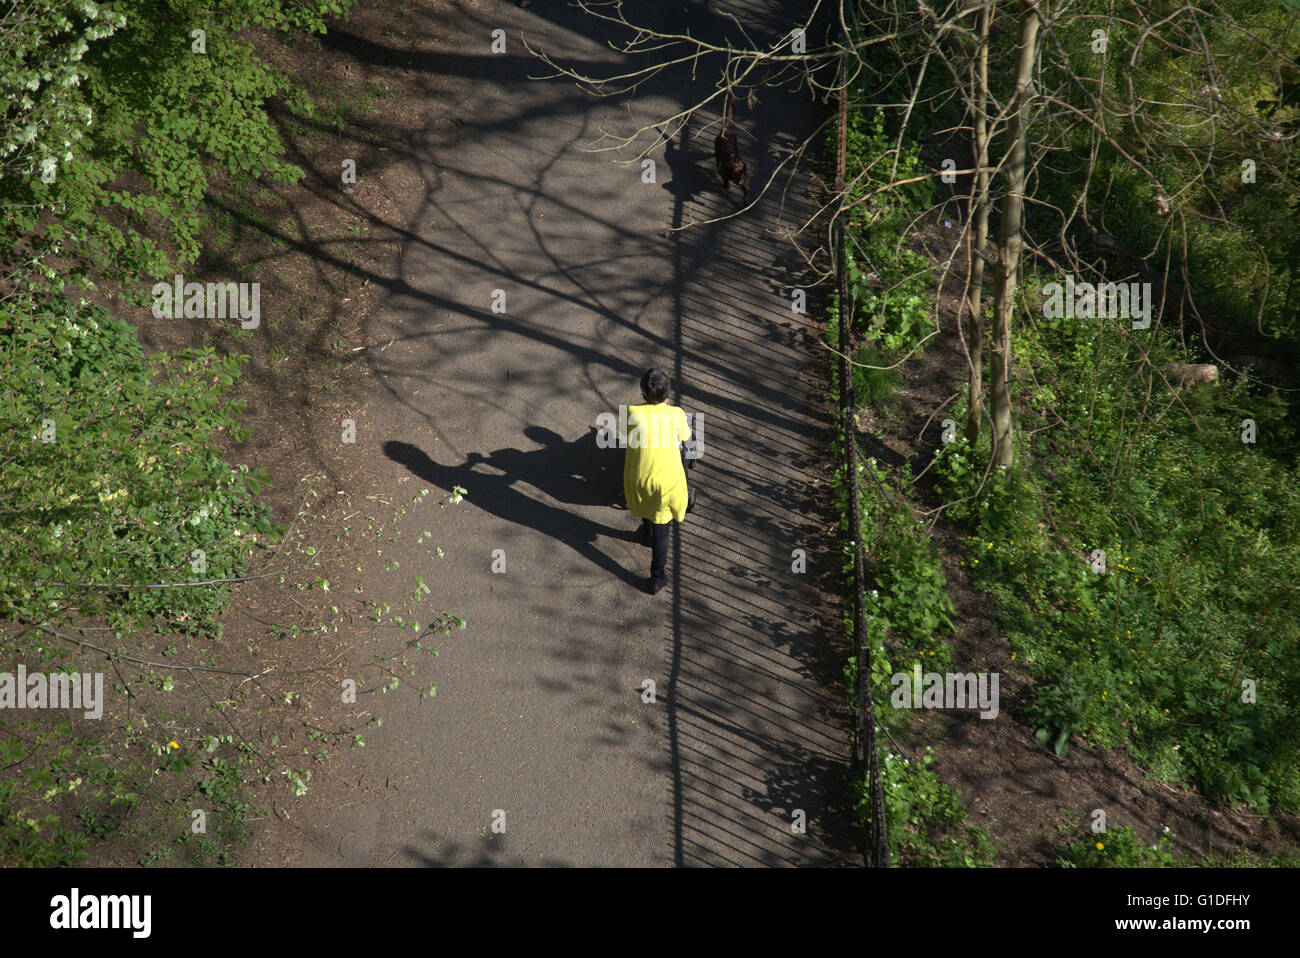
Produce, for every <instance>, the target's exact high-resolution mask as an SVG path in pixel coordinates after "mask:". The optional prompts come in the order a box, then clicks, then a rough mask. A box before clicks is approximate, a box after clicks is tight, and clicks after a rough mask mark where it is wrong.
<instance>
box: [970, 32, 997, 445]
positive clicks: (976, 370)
mask: <svg viewBox="0 0 1300 958" xmlns="http://www.w3.org/2000/svg"><path fill="white" fill-rule="evenodd" d="M992 21H993V7H992V6H987V7H985V8H984V9H983V10H981V11H980V26H979V47H978V49H977V51H976V60H975V65H974V67H973V72H974V74H975V82H974V87H975V101H974V103H973V104H972V106H971V114H972V117H971V118H972V121H973V122H972V125H973V127H974V131H975V169H976V173H975V194H974V197H973V205H974V208H973V210H972V212H973V213H974V216H973V217H972V219H973V221H974V224H975V225H974V230H973V235H972V234H971V233H967V234H966V235H967V240H966V242H967V247H966V309H967V313H966V345H967V348H968V349H969V350H970V390H969V391H968V393H967V397H966V408H967V412H966V438H967V439H969V440H970V442H971V444H972V445H974V443H975V440H977V439H978V438H979V436H980V426H981V424H982V422H981V421H982V420H983V418H984V317H983V316H982V315H981V300H982V299H983V293H984V247H985V246H986V245H987V244H988V238H989V175H988V173H986V172H985V171H984V168H985V167H987V166H988V165H989V122H988V101H989V25H990V24H991V23H992Z"/></svg>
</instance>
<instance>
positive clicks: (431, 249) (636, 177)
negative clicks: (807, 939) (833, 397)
mask: <svg viewBox="0 0 1300 958" xmlns="http://www.w3.org/2000/svg"><path fill="white" fill-rule="evenodd" d="M627 9H628V10H629V12H630V13H632V14H635V12H636V11H637V10H639V9H646V10H648V11H649V13H648V14H647V15H648V16H649V17H650V18H652V20H653V22H655V23H656V24H657V25H660V26H663V27H665V28H670V29H673V30H678V31H683V32H684V31H685V30H687V29H689V30H690V31H691V32H692V33H693V34H695V35H697V36H714V37H719V38H720V37H722V36H724V35H726V31H727V30H728V29H729V28H728V27H727V22H726V21H725V19H724V18H722V17H721V16H719V15H718V13H717V12H716V11H715V10H711V9H709V8H707V7H705V6H702V5H698V4H690V5H684V4H683V3H681V2H680V0H674V2H669V3H654V4H632V5H629V6H628V7H627ZM730 9H732V10H734V11H736V12H737V14H738V16H740V17H741V18H742V20H743V22H745V23H746V25H747V27H748V28H750V29H751V30H752V31H753V32H754V34H755V35H757V36H762V37H771V36H776V35H779V34H781V33H785V32H788V30H789V29H790V27H791V25H792V24H793V20H792V17H791V14H792V13H793V12H795V11H797V9H798V5H791V8H790V10H787V11H785V12H783V11H782V8H781V6H780V5H779V4H775V3H769V4H758V3H756V4H751V5H749V6H748V7H742V6H740V5H735V6H732V7H731V8H730ZM498 27H499V28H501V29H504V30H505V31H506V34H507V38H508V39H507V43H508V47H507V51H506V52H505V53H504V54H497V55H494V54H492V53H491V52H490V51H489V44H490V37H489V32H490V31H491V30H492V29H495V28H498ZM521 32H522V33H523V34H524V35H525V36H526V37H527V39H528V40H529V42H530V43H532V44H533V45H534V46H535V47H544V48H545V49H546V51H547V52H548V53H549V54H551V55H552V56H554V57H556V58H557V59H559V60H562V61H564V62H567V63H569V64H571V65H574V66H575V67H576V68H578V69H583V70H588V71H593V72H595V71H609V72H613V71H614V70H616V69H617V68H618V67H619V66H620V64H622V63H624V62H625V61H624V60H623V58H622V57H621V56H619V55H618V54H617V53H615V52H614V51H612V50H611V49H610V48H609V46H608V45H607V44H606V43H605V40H607V39H610V38H612V37H614V36H615V35H616V34H615V32H614V31H612V30H609V29H606V28H603V27H600V26H599V25H597V24H595V23H594V22H591V21H587V20H585V19H584V18H583V17H582V16H580V15H579V14H578V13H577V12H575V11H573V10H571V9H568V8H566V7H565V6H564V5H562V4H559V3H547V2H544V0H537V2H535V3H532V4H531V5H530V6H529V7H527V8H521V7H518V6H516V5H515V4H499V5H498V4H493V5H490V6H486V5H481V4H480V5H477V6H462V7H458V8H457V12H456V13H455V15H454V17H453V18H452V19H451V20H449V23H448V35H447V37H446V39H445V41H441V42H443V43H445V53H446V62H447V63H449V64H455V65H456V67H455V71H456V74H457V78H456V79H455V80H454V87H455V88H456V89H457V90H458V91H459V95H458V96H457V97H454V98H452V99H451V100H449V101H448V102H447V103H446V104H445V112H444V113H443V114H442V115H441V116H440V118H439V120H438V121H437V122H435V123H433V124H432V125H431V127H430V129H428V130H427V131H426V133H425V135H424V136H423V137H422V138H421V140H420V142H418V143H416V144H413V147H414V148H415V149H417V150H418V151H419V153H420V155H421V156H422V157H427V166H426V168H425V170H424V174H425V182H426V187H427V189H426V196H425V201H424V205H423V207H422V209H421V211H420V213H419V215H418V217H417V219H416V222H415V224H414V226H413V228H412V235H411V236H410V237H409V241H408V242H407V243H406V244H405V247H404V249H403V250H402V252H401V254H400V257H399V260H398V262H397V264H396V270H397V277H398V282H397V283H396V284H395V287H396V288H395V289H394V291H393V293H392V294H391V295H390V296H389V297H388V299H387V301H386V302H385V304H384V305H383V307H382V308H381V309H380V310H378V311H376V312H375V313H374V314H373V315H372V317H371V320H370V322H369V327H368V329H367V339H368V342H369V343H370V344H371V345H372V347H374V349H373V356H374V359H373V361H372V367H371V372H372V374H373V376H374V379H375V383H376V387H375V390H374V394H373V395H371V396H369V397H367V406H366V408H365V409H364V410H363V413H362V421H363V428H361V429H360V430H359V435H360V436H361V437H362V438H361V439H360V440H359V445H358V447H357V454H358V455H365V456H372V457H374V458H375V459H376V461H379V462H381V464H382V465H381V468H380V470H379V472H380V476H381V483H380V488H378V489H376V490H374V494H376V495H386V494H402V495H404V494H406V493H408V492H411V491H414V490H415V489H416V488H418V487H420V486H427V487H428V488H430V489H431V490H432V491H434V492H436V493H442V492H446V491H450V490H451V489H453V488H454V487H455V486H460V487H463V488H464V489H466V490H467V495H466V498H465V500H464V502H462V503H461V504H460V505H458V506H455V507H448V508H447V509H445V510H442V511H441V512H439V513H438V518H437V525H436V526H435V527H434V528H433V531H434V533H435V541H436V543H437V544H438V545H439V546H441V547H442V548H443V550H444V552H445V554H446V555H445V558H443V559H442V560H440V561H439V562H438V563H437V564H436V567H432V568H422V567H421V565H420V563H421V561H422V560H421V556H422V555H423V553H422V551H421V550H419V549H417V548H415V546H414V544H413V543H410V542H406V543H405V544H403V542H399V543H397V544H396V545H395V546H394V547H393V548H394V549H395V550H396V551H395V552H392V553H391V554H392V555H394V556H396V557H398V558H400V559H402V560H403V561H402V569H403V571H404V572H405V571H406V570H410V569H412V568H416V569H422V571H423V574H424V577H425V580H426V581H427V582H429V584H430V586H431V587H432V588H433V591H434V596H433V597H434V599H436V601H437V603H438V604H439V605H441V606H443V607H446V608H448V609H450V610H452V611H455V612H456V613H457V614H460V615H463V616H465V617H466V618H467V619H468V622H469V625H468V628H467V629H465V630H464V631H458V632H455V633H453V634H452V635H450V636H447V637H445V639H443V640H442V641H440V643H439V649H440V655H439V658H438V659H437V660H436V664H435V669H434V671H435V678H436V680H437V685H438V694H437V697H436V698H435V699H433V700H431V701H419V700H417V699H416V698H415V696H414V695H413V694H409V695H407V696H406V697H405V698H401V697H395V698H394V700H393V701H391V702H386V703H385V706H386V711H385V715H386V716H387V717H386V720H385V723H384V725H383V727H382V728H381V729H378V730H375V731H373V732H371V733H369V734H368V735H367V739H366V742H367V744H366V747H365V748H364V749H354V750H352V751H351V752H348V753H345V754H342V755H341V756H340V757H339V759H338V761H339V762H340V763H341V764H342V765H344V766H346V767H345V768H342V769H340V770H339V772H338V774H336V775H331V777H330V783H329V784H328V786H326V791H325V793H324V794H317V795H316V796H315V801H316V805H315V807H314V810H313V812H312V816H313V817H312V818H309V819H307V820H309V821H310V822H311V824H310V825H309V826H306V827H304V828H303V831H302V833H301V845H300V847H299V849H298V851H299V858H298V861H297V863H298V864H302V865H334V866H340V865H389V866H395V865H578V866H592V865H610V866H655V865H664V866H672V865H733V866H765V865H819V864H852V863H857V862H860V858H858V857H856V855H857V853H856V852H855V850H854V849H853V848H851V847H849V846H850V844H851V841H850V839H849V837H848V834H849V833H848V832H847V831H846V826H845V822H844V818H845V816H844V814H843V808H842V807H834V806H835V805H836V803H837V800H836V799H834V798H833V797H830V798H828V796H833V795H834V794H836V790H837V789H841V790H842V784H843V772H844V767H845V764H846V762H847V760H848V751H849V732H848V727H847V725H846V720H845V717H844V715H843V713H842V709H841V708H840V697H841V692H840V689H839V687H838V686H837V676H836V674H835V669H836V667H837V665H836V662H837V660H836V658H835V655H834V654H832V652H831V651H830V641H831V640H830V638H829V636H828V634H827V633H828V629H827V628H826V625H825V622H826V621H827V620H828V618H829V621H831V622H832V623H833V622H834V621H835V614H834V611H833V610H832V614H831V615H830V616H829V617H827V616H826V607H827V603H826V599H825V597H824V596H823V594H822V593H821V592H819V591H818V589H817V587H816V585H815V584H814V579H815V576H816V573H817V572H819V571H824V570H825V569H826V566H827V565H828V564H830V565H831V566H833V565H834V564H835V563H837V562H838V561H839V557H838V554H837V552H836V546H835V543H834V540H833V530H831V529H830V528H828V520H827V517H826V511H825V506H824V500H825V498H826V492H825V488H824V487H823V486H819V485H818V481H819V479H821V480H824V479H825V469H824V466H823V465H822V464H821V462H820V457H821V456H822V455H823V451H824V448H825V445H826V440H827V430H828V428H829V426H830V419H829V413H828V411H827V410H826V409H824V408H822V407H820V406H819V405H818V404H817V399H816V397H817V396H818V395H819V394H821V393H822V392H824V385H823V372H822V371H823V370H824V368H825V367H826V355H825V353H824V351H823V350H822V349H821V347H820V346H818V345H817V343H816V333H817V326H818V324H819V323H820V319H819V318H818V317H816V316H813V315H808V316H801V315H798V314H796V313H795V312H794V311H792V309H791V308H790V293H791V289H792V288H793V287H795V286H800V285H803V283H804V281H805V280H806V278H807V274H806V272H805V271H804V268H803V265H802V264H801V263H800V261H799V258H798V256H797V255H795V253H794V251H793V249H792V247H791V246H790V244H789V242H788V241H787V240H785V239H784V238H783V231H785V230H789V229H796V228H798V227H799V226H801V225H802V224H803V223H804V221H805V220H806V219H807V218H808V217H809V216H810V215H811V214H812V212H813V211H814V209H815V205H814V201H813V195H814V194H813V186H812V181H811V179H810V178H809V176H808V175H807V173H806V171H804V170H797V169H795V168H794V165H793V164H791V163H789V162H786V161H788V160H789V154H790V151H791V148H792V147H794V146H795V145H797V144H798V143H800V142H801V141H802V140H803V138H804V137H805V136H807V135H808V134H809V133H811V132H812V131H813V130H814V129H816V128H817V125H818V124H819V123H820V122H822V121H823V120H824V119H825V111H824V108H822V107H819V106H817V105H816V104H814V103H813V102H812V99H811V97H810V96H809V94H808V92H807V91H806V90H799V89H797V88H796V87H795V86H794V85H793V84H786V87H785V88H784V89H768V90H763V91H762V92H761V93H760V96H759V101H758V102H757V103H756V104H755V105H754V106H753V107H750V106H748V105H746V104H743V103H742V104H741V105H740V108H739V109H738V113H737V122H738V125H739V127H740V131H741V149H742V152H743V153H744V154H745V155H746V157H747V158H748V160H749V162H750V165H751V168H752V169H753V170H754V173H755V177H754V179H755V188H756V189H757V188H758V187H760V186H762V185H763V184H764V183H765V182H766V181H767V179H768V177H771V176H773V175H774V174H775V177H776V178H775V182H774V183H773V184H772V185H771V186H770V187H769V189H768V192H767V193H766V194H765V195H764V196H763V198H762V199H761V200H759V202H758V203H757V205H756V207H755V208H754V209H752V210H749V211H746V212H744V213H743V214H741V215H740V216H738V217H736V218H733V219H727V220H725V221H723V222H719V223H714V224H711V225H704V226H698V227H692V228H690V229H687V230H682V231H677V232H674V231H672V230H670V229H669V228H670V227H674V226H682V225H685V224H687V223H691V222H698V221H700V220H706V219H710V218H713V217H717V216H720V215H722V214H726V213H729V212H732V211H734V210H735V209H736V208H737V207H738V205H739V204H738V202H737V200H738V195H739V194H738V192H737V190H736V189H735V188H734V187H733V188H732V190H731V193H730V195H729V196H724V195H723V193H722V191H721V189H720V188H719V186H718V185H717V183H716V181H715V180H714V179H713V173H712V167H713V160H712V141H713V136H714V134H715V133H716V132H717V120H718V118H719V116H720V114H721V107H722V104H721V102H720V101H716V102H715V103H714V104H711V105H710V106H709V107H707V108H706V109H705V111H704V112H703V113H702V114H701V115H700V116H699V117H698V118H696V119H693V120H692V121H691V122H690V123H689V124H688V125H687V127H686V128H685V129H684V130H683V131H682V132H681V133H680V134H679V135H677V136H676V137H674V138H673V139H672V141H671V142H668V143H665V144H660V145H658V146H656V148H655V149H654V150H653V151H652V152H651V153H650V157H651V158H652V159H653V160H654V161H655V177H654V181H653V182H643V168H642V166H641V165H640V163H639V162H638V163H628V162H627V161H628V160H631V159H633V158H634V157H635V153H634V152H622V153H613V152H593V151H592V150H591V147H592V146H593V145H595V144H597V143H598V141H599V140H600V134H601V131H602V129H608V130H613V131H617V132H629V131H631V130H634V129H636V127H637V126H639V125H641V124H643V123H649V122H653V121H656V120H661V119H663V118H666V117H669V116H671V115H673V114H674V113H676V112H677V111H678V110H680V109H682V107H683V106H684V105H687V104H689V103H692V102H695V100H697V99H698V98H700V97H702V96H703V95H706V94H707V92H708V91H709V90H710V89H712V88H713V87H714V85H715V84H716V82H717V65H716V64H715V67H714V72H712V73H708V72H707V71H700V72H699V73H697V75H696V76H695V77H694V78H693V79H692V77H691V75H690V72H689V70H688V69H685V68H683V69H676V70H671V71H668V72H666V73H664V74H662V75H660V76H659V77H657V78H656V79H655V81H654V82H653V83H652V84H650V85H648V86H647V87H646V88H645V89H644V90H642V91H639V92H638V93H637V94H636V95H635V96H634V97H633V98H632V99H631V100H630V102H629V101H628V100H627V99H626V98H622V99H616V100H610V99H600V98H596V97H593V96H591V95H589V94H586V93H583V92H582V91H580V90H579V89H578V88H577V86H575V85H574V84H573V83H572V82H571V81H567V80H559V79H549V80H547V79H535V78H531V77H539V76H542V75H544V74H546V73H547V72H548V71H547V69H546V67H545V66H544V65H543V64H542V63H540V62H538V61H537V60H536V59H535V58H533V57H532V56H530V55H529V53H528V52H527V51H526V50H525V49H524V47H523V45H522V43H521V42H520V39H519V37H520V34H521ZM640 142H641V143H646V144H648V143H649V142H650V140H649V139H646V140H642V141H640ZM783 162H785V163H786V165H785V167H782V166H781V164H782V163H783ZM810 163H811V158H808V159H806V160H805V161H803V166H804V167H805V168H806V167H807V166H809V165H810ZM495 290H500V291H502V293H503V294H504V304H503V307H504V308H503V309H501V306H502V304H501V302H500V299H499V296H500V294H496V295H497V296H498V299H497V306H498V309H497V310H494V308H493V306H494V291H495ZM380 345H382V346H383V347H384V348H382V349H379V348H378V346H380ZM649 366H660V367H661V368H663V369H665V370H666V371H667V372H668V373H669V374H670V375H671V376H672V377H673V380H674V384H675V387H676V389H677V394H676V396H675V401H677V402H678V403H679V404H680V405H682V406H683V407H684V408H685V409H686V410H687V411H688V412H692V413H696V414H698V415H700V416H701V417H702V418H701V420H700V421H701V422H702V423H703V436H702V438H703V441H704V446H703V456H702V459H701V461H700V465H699V466H698V468H696V469H695V470H693V472H692V475H691V478H692V481H693V482H695V483H696V484H697V488H698V490H699V491H698V495H699V501H698V504H697V506H696V509H695V511H694V512H692V513H691V514H690V515H689V516H688V517H687V521H686V523H684V524H683V525H682V526H681V527H680V529H679V530H678V532H677V533H675V535H674V538H673V546H672V551H671V553H670V558H669V586H668V588H667V589H666V590H665V591H664V592H662V593H660V594H659V595H658V596H651V595H649V594H648V592H647V591H646V583H647V579H648V575H649V564H650V553H649V550H648V549H646V548H644V547H642V546H641V545H639V544H638V543H637V542H636V541H635V540H634V537H633V536H634V531H635V529H636V525H637V521H636V520H635V519H634V518H633V517H631V516H630V515H629V514H628V513H627V512H626V511H625V510H621V509H620V508H619V506H618V505H617V504H616V503H618V502H619V501H620V500H621V468H622V460H621V458H620V453H619V451H618V450H601V449H598V448H597V446H596V443H595V427H596V423H597V417H598V416H599V415H600V414H601V413H607V412H608V413H617V410H618V408H619V405H620V404H623V403H632V402H638V401H640V400H639V395H638V389H637V381H638V379H639V377H640V375H641V373H642V372H643V370H645V369H646V368H647V367H649ZM819 502H821V503H822V505H820V506H819V505H818V503H819ZM800 549H802V550H804V551H805V552H806V553H807V554H808V562H809V566H808V571H807V572H806V573H802V574H801V573H799V572H796V571H793V568H792V566H793V565H794V563H795V561H796V557H795V550H800ZM495 550H501V552H500V553H496V557H497V560H498V561H497V566H498V568H500V564H501V563H500V559H501V557H502V555H503V556H504V563H505V570H504V572H494V571H493V562H494V551H495ZM424 561H425V563H426V566H427V560H424ZM819 617H820V618H819ZM647 681H649V682H653V683H654V701H653V702H650V701H646V699H647V698H649V696H648V695H647V692H646V690H647V686H646V684H645V683H646V682H647ZM840 805H841V806H842V802H841V803H840ZM498 810H499V811H500V812H503V813H504V817H503V818H502V816H500V815H497V817H496V819H495V820H496V821H497V823H498V826H499V825H500V823H501V822H502V821H503V822H504V831H503V832H501V831H494V830H493V828H492V826H493V822H494V813H496V812H498ZM797 810H798V811H802V813H803V817H804V819H806V828H805V829H804V830H800V829H799V828H797V827H792V826H795V825H797V824H798V822H799V816H798V815H797ZM303 822H304V816H303V815H302V814H301V813H300V814H299V815H298V823H299V825H300V826H302V825H303Z"/></svg>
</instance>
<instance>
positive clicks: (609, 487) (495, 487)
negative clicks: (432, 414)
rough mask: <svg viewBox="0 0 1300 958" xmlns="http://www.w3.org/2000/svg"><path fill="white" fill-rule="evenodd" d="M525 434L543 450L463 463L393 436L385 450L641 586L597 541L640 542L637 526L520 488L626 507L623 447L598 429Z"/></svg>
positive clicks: (537, 429)
mask: <svg viewBox="0 0 1300 958" xmlns="http://www.w3.org/2000/svg"><path fill="white" fill-rule="evenodd" d="M524 436H525V437H526V438H528V439H530V440H532V441H533V442H535V443H538V444H539V445H540V448H538V449H530V450H523V449H497V450H495V451H494V452H491V453H489V454H487V455H483V454H482V453H479V452H472V453H470V454H469V457H468V458H467V459H466V460H465V462H464V463H462V464H461V465H458V466H450V465H442V464H441V463H437V462H434V461H433V460H432V459H431V458H429V456H428V455H427V454H426V453H425V452H424V451H423V450H421V449H419V448H417V447H416V446H413V445H411V444H410V443H406V442H398V441H396V440H389V441H388V442H386V443H384V454H385V455H386V456H388V458H389V459H391V460H393V461H394V462H396V463H399V464H401V465H403V466H405V467H406V468H407V469H409V470H410V471H411V472H412V473H413V474H414V475H416V476H419V477H420V478H421V479H423V480H425V481H426V482H429V483H432V484H433V485H435V486H438V487H439V488H440V489H443V490H445V491H447V492H450V491H451V490H452V489H453V488H455V487H456V486H460V487H461V488H462V489H465V490H466V497H465V498H466V500H467V501H468V502H470V503H472V504H473V505H474V506H476V507H477V508H479V509H482V510H483V511H485V512H487V513H490V514H491V515H494V516H497V517H498V518H501V519H504V520H506V521H507V522H512V523H515V524H517V525H521V526H525V527H527V528H529V529H535V530H537V531H538V532H540V533H542V534H543V535H545V536H549V537H550V538H552V539H554V540H556V541H557V542H562V543H564V544H565V545H567V546H568V547H569V548H571V549H573V550H574V551H575V552H577V553H578V554H579V555H581V556H583V557H584V558H586V559H589V560H590V561H591V562H593V563H595V564H596V565H597V566H599V567H600V568H602V569H604V570H605V571H606V572H609V573H611V574H613V575H615V576H617V577H618V578H620V579H621V580H622V581H624V582H626V583H627V584H629V585H634V586H640V585H642V584H643V576H638V575H636V574H634V573H632V572H630V571H628V570H627V569H625V568H623V566H621V565H620V564H619V563H618V562H616V561H615V560H614V559H613V558H611V557H610V556H608V555H606V554H605V553H604V552H602V551H601V550H600V549H599V548H597V546H596V544H597V542H598V540H599V539H600V537H601V536H605V537H607V538H610V539H620V540H623V541H625V542H634V541H636V531H635V529H629V528H617V527H615V526H608V525H604V524H603V523H600V522H595V521H593V520H591V519H588V518H586V517H585V516H583V515H581V514H580V513H578V512H577V511H574V510H570V509H564V508H560V507H559V506H556V505H552V504H550V503H547V502H545V501H543V500H542V499H541V498H538V497H534V496H531V495H528V494H526V493H525V492H524V491H522V487H524V486H532V487H533V489H535V490H537V491H538V492H540V493H542V494H543V495H544V496H546V497H548V498H550V499H553V500H554V501H555V502H559V503H563V504H564V505H568V506H606V507H610V508H626V507H625V506H624V503H623V459H624V455H625V450H622V449H618V448H611V449H601V448H600V447H599V446H597V444H596V436H597V430H596V427H595V426H592V427H591V428H590V430H589V431H588V432H587V433H585V434H583V435H581V436H579V437H578V438H577V439H573V440H566V439H564V437H562V436H560V435H559V434H557V433H555V432H553V431H551V430H550V429H547V428H545V427H543V426H529V427H527V428H526V429H524Z"/></svg>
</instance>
